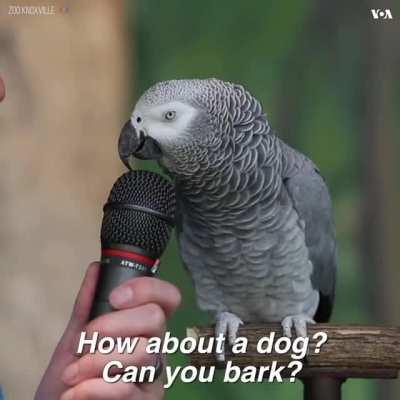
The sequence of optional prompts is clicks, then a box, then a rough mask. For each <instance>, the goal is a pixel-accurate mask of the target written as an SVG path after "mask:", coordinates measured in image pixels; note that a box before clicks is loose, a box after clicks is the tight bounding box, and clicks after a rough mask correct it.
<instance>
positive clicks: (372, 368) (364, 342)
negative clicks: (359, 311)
mask: <svg viewBox="0 0 400 400" xmlns="http://www.w3.org/2000/svg"><path fill="white" fill-rule="evenodd" d="M321 331H322V332H326V333H327V335H328V340H327V341H326V342H325V344H324V345H323V346H322V347H321V350H320V352H319V353H318V354H315V353H314V350H315V345H316V342H317V340H315V339H312V336H313V335H314V334H315V333H317V332H321ZM271 332H276V336H275V340H277V338H279V337H281V336H282V328H281V327H280V325H279V324H265V325H244V326H242V327H241V328H240V330H239V334H238V336H244V337H246V338H247V339H248V348H247V352H246V354H232V352H231V351H230V349H229V346H227V350H226V352H225V354H226V361H228V360H231V361H232V363H233V364H234V365H237V366H239V367H245V366H248V365H252V366H256V367H260V366H265V365H268V364H270V363H271V362H272V361H277V362H278V363H279V364H280V365H288V364H289V362H290V361H292V360H293V359H292V358H291V356H290V352H289V353H287V354H283V355H282V354H277V353H274V352H273V353H271V354H259V353H258V352H257V350H256V345H257V342H258V341H259V339H260V338H262V337H264V336H269V334H270V333H271ZM213 334H214V330H213V327H193V328H189V329H188V330H187V336H191V337H194V338H196V339H197V340H198V339H199V338H200V337H205V338H206V339H205V340H206V342H207V341H208V340H209V339H210V338H211V337H212V336H213ZM308 336H309V338H310V344H309V350H308V354H307V355H306V357H305V358H304V359H303V360H302V362H303V369H302V371H301V372H300V373H299V374H298V375H297V377H299V378H309V377H314V376H318V377H324V376H326V377H332V378H339V379H340V378H342V379H346V378H396V377H397V375H398V371H399V369H400V328H398V327H382V326H359V325H331V324H317V325H308ZM189 357H190V362H191V364H192V365H194V366H206V367H209V366H216V367H217V368H224V364H222V365H221V364H220V363H218V362H217V361H216V359H215V356H214V354H200V353H198V352H194V353H192V354H190V356H189Z"/></svg>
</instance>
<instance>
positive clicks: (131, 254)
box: [101, 249, 157, 267]
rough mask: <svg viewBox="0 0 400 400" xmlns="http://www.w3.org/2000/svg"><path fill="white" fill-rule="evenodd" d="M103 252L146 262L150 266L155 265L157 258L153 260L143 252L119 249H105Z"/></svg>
mask: <svg viewBox="0 0 400 400" xmlns="http://www.w3.org/2000/svg"><path fill="white" fill-rule="evenodd" d="M101 254H102V255H103V256H105V257H121V258H127V259H128V260H133V261H136V262H138V263H141V264H145V265H147V266H148V267H153V266H154V264H155V263H156V262H157V260H153V259H152V258H150V257H147V256H145V255H143V254H139V253H134V252H130V251H124V250H117V249H104V250H102V252H101Z"/></svg>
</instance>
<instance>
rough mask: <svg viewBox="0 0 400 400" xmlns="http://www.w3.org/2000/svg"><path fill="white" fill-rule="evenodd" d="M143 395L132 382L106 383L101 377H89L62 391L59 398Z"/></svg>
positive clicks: (111, 399)
mask: <svg viewBox="0 0 400 400" xmlns="http://www.w3.org/2000/svg"><path fill="white" fill-rule="evenodd" d="M141 397H143V396H142V395H141V391H140V388H139V386H137V385H135V384H132V383H124V382H116V383H107V382H105V381H104V380H103V379H102V378H96V379H89V380H86V381H83V382H82V383H80V384H78V385H77V386H74V387H73V388H71V389H69V390H67V391H66V392H64V393H63V395H62V396H61V398H60V400H128V399H129V400H132V399H140V398H141Z"/></svg>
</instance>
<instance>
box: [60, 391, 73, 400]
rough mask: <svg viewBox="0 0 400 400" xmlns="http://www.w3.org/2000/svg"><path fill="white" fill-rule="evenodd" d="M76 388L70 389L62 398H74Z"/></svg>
mask: <svg viewBox="0 0 400 400" xmlns="http://www.w3.org/2000/svg"><path fill="white" fill-rule="evenodd" d="M74 397H75V395H74V389H70V390H68V391H67V392H65V393H63V395H62V396H61V398H60V400H74Z"/></svg>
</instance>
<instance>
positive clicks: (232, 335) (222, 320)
mask: <svg viewBox="0 0 400 400" xmlns="http://www.w3.org/2000/svg"><path fill="white" fill-rule="evenodd" d="M241 324H243V321H242V320H241V319H240V318H239V317H237V316H236V315H235V314H232V313H230V312H226V311H224V312H221V313H219V314H218V315H217V317H216V325H215V336H216V337H218V336H219V335H223V337H224V342H223V345H222V351H221V352H216V353H215V358H216V359H217V361H220V362H225V338H226V337H228V342H229V344H230V345H231V346H232V345H233V344H234V343H235V340H236V337H237V333H238V330H239V325H241Z"/></svg>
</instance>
